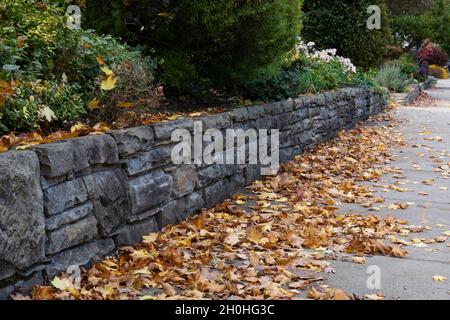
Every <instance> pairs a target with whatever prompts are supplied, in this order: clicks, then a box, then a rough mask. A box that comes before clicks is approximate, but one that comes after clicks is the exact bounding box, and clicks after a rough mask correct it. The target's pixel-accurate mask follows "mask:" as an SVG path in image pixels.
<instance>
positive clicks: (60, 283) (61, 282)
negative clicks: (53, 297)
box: [51, 277, 73, 291]
mask: <svg viewBox="0 0 450 320" xmlns="http://www.w3.org/2000/svg"><path fill="white" fill-rule="evenodd" d="M51 284H52V286H54V287H55V288H56V289H58V290H61V291H66V290H68V289H71V288H73V285H72V282H70V280H69V279H60V278H58V277H55V278H54V279H53V280H52V282H51Z"/></svg>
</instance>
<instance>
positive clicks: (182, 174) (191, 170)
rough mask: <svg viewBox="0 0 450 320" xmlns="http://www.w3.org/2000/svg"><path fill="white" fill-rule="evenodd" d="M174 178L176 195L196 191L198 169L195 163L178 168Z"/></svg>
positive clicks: (178, 196)
mask: <svg viewBox="0 0 450 320" xmlns="http://www.w3.org/2000/svg"><path fill="white" fill-rule="evenodd" d="M172 179H173V186H174V187H173V190H172V193H173V195H174V197H175V198H180V197H183V196H185V195H187V194H190V193H192V192H193V191H194V189H195V186H196V184H197V180H198V174H197V170H196V169H195V166H194V165H190V166H184V167H180V168H177V169H175V170H174V172H173V173H172Z"/></svg>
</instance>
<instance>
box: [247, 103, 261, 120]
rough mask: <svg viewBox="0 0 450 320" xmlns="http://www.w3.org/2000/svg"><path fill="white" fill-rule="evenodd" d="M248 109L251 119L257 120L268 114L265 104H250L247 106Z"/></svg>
mask: <svg viewBox="0 0 450 320" xmlns="http://www.w3.org/2000/svg"><path fill="white" fill-rule="evenodd" d="M247 110H248V119H249V120H256V119H259V118H261V117H264V116H266V111H265V109H264V107H263V106H250V107H247Z"/></svg>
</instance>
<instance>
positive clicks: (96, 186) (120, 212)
mask: <svg viewBox="0 0 450 320" xmlns="http://www.w3.org/2000/svg"><path fill="white" fill-rule="evenodd" d="M84 181H85V184H86V186H87V190H88V193H89V195H90V198H91V199H92V201H93V203H94V212H95V216H96V217H97V220H98V225H99V229H100V233H101V235H102V236H107V235H108V234H109V233H110V232H111V231H112V230H113V229H114V228H116V227H118V226H119V225H121V224H124V223H126V222H127V220H128V217H129V215H130V201H129V197H128V185H127V177H126V175H125V173H124V172H123V170H122V169H114V170H108V171H100V172H96V173H94V174H92V175H91V176H87V177H84Z"/></svg>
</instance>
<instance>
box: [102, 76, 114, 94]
mask: <svg viewBox="0 0 450 320" xmlns="http://www.w3.org/2000/svg"><path fill="white" fill-rule="evenodd" d="M116 83H117V78H116V77H115V76H114V75H109V76H108V77H106V78H104V79H103V80H102V83H101V86H100V87H101V88H102V90H105V91H109V90H112V89H114V88H115V87H116Z"/></svg>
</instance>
